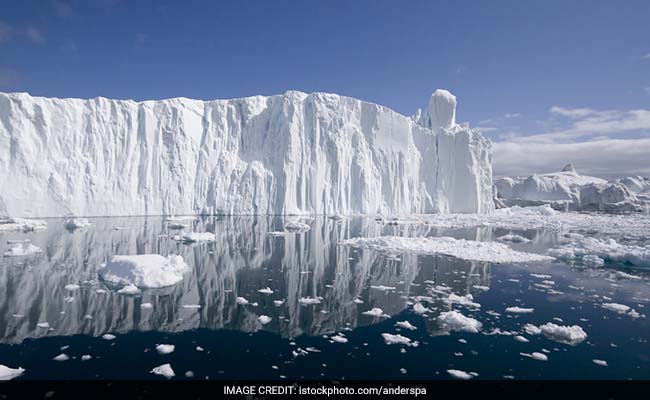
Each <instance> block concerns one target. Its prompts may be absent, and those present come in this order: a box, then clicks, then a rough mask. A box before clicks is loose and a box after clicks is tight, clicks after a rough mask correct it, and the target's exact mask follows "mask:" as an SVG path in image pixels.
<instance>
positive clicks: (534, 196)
mask: <svg viewBox="0 0 650 400" xmlns="http://www.w3.org/2000/svg"><path fill="white" fill-rule="evenodd" d="M494 189H495V194H496V199H497V203H499V204H503V205H504V206H515V205H518V206H536V205H542V204H549V205H551V207H553V208H554V209H556V210H559V211H601V212H608V213H620V212H650V179H648V178H642V177H628V178H623V179H617V180H614V181H611V182H608V181H606V180H604V179H601V178H596V177H593V176H587V175H581V174H579V173H578V171H577V170H576V169H575V167H574V166H573V164H568V165H566V166H565V167H564V168H563V169H562V170H561V171H559V172H552V173H547V174H534V175H531V176H527V177H517V178H510V177H504V178H501V179H498V180H496V181H495V182H494Z"/></svg>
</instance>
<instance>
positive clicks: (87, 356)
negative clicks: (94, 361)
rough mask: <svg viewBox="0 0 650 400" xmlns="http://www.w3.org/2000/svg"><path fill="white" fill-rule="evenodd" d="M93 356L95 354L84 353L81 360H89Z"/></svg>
mask: <svg viewBox="0 0 650 400" xmlns="http://www.w3.org/2000/svg"><path fill="white" fill-rule="evenodd" d="M91 358H93V356H91V355H90V354H84V355H83V356H81V361H88V360H90V359H91Z"/></svg>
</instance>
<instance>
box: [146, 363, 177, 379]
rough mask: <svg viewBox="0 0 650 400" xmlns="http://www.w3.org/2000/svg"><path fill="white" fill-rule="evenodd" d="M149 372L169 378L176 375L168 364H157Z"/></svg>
mask: <svg viewBox="0 0 650 400" xmlns="http://www.w3.org/2000/svg"><path fill="white" fill-rule="evenodd" d="M150 372H151V373H152V374H156V375H162V376H164V377H165V378H167V379H171V378H173V377H174V376H176V374H175V373H174V370H173V369H172V366H171V365H170V364H163V365H159V366H157V367H156V368H154V369H152V370H151V371H150Z"/></svg>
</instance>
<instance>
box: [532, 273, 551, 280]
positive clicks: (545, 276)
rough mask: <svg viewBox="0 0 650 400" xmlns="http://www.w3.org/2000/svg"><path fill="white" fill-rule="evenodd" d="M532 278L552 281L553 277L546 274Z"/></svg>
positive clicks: (535, 275) (533, 275)
mask: <svg viewBox="0 0 650 400" xmlns="http://www.w3.org/2000/svg"><path fill="white" fill-rule="evenodd" d="M530 276H532V277H534V278H539V279H551V278H552V276H551V275H546V274H530Z"/></svg>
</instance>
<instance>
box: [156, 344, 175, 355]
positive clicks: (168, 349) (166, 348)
mask: <svg viewBox="0 0 650 400" xmlns="http://www.w3.org/2000/svg"><path fill="white" fill-rule="evenodd" d="M174 349H176V346H174V345H173V344H159V345H157V346H156V351H157V352H158V354H169V353H173V352H174Z"/></svg>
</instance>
